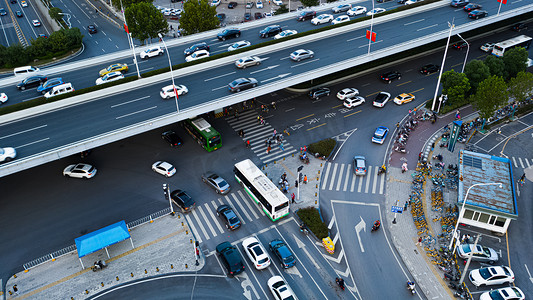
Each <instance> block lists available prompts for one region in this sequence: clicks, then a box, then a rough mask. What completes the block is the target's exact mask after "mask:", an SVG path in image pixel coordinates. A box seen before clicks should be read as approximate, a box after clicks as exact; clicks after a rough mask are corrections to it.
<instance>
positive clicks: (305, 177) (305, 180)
mask: <svg viewBox="0 0 533 300" xmlns="http://www.w3.org/2000/svg"><path fill="white" fill-rule="evenodd" d="M304 183H305V184H307V175H305V176H304Z"/></svg>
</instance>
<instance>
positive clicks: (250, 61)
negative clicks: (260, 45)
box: [235, 56, 261, 69]
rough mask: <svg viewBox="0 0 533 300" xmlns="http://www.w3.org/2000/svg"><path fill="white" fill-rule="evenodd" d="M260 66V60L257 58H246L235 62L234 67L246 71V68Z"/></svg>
mask: <svg viewBox="0 0 533 300" xmlns="http://www.w3.org/2000/svg"><path fill="white" fill-rule="evenodd" d="M259 64H261V59H260V58H259V57H257V56H246V57H243V58H240V59H238V60H237V61H235V66H236V67H237V68H239V69H246V67H251V66H257V65H259Z"/></svg>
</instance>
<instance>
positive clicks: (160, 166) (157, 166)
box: [152, 161, 176, 177]
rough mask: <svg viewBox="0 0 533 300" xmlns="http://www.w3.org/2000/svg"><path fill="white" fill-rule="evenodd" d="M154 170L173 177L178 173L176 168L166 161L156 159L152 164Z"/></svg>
mask: <svg viewBox="0 0 533 300" xmlns="http://www.w3.org/2000/svg"><path fill="white" fill-rule="evenodd" d="M152 170H153V171H154V172H156V173H159V174H161V175H163V176H166V177H171V176H172V175H174V174H176V168H174V166H173V165H171V164H169V163H167V162H166V161H156V162H155V163H154V164H153V165H152Z"/></svg>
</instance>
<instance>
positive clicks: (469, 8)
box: [463, 3, 481, 11]
mask: <svg viewBox="0 0 533 300" xmlns="http://www.w3.org/2000/svg"><path fill="white" fill-rule="evenodd" d="M463 9H464V10H465V11H473V10H476V9H481V5H479V4H477V3H469V4H467V5H465V7H463Z"/></svg>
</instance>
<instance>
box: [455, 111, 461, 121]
mask: <svg viewBox="0 0 533 300" xmlns="http://www.w3.org/2000/svg"><path fill="white" fill-rule="evenodd" d="M455 119H456V120H460V119H461V112H460V111H459V110H457V112H456V113H455Z"/></svg>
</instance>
